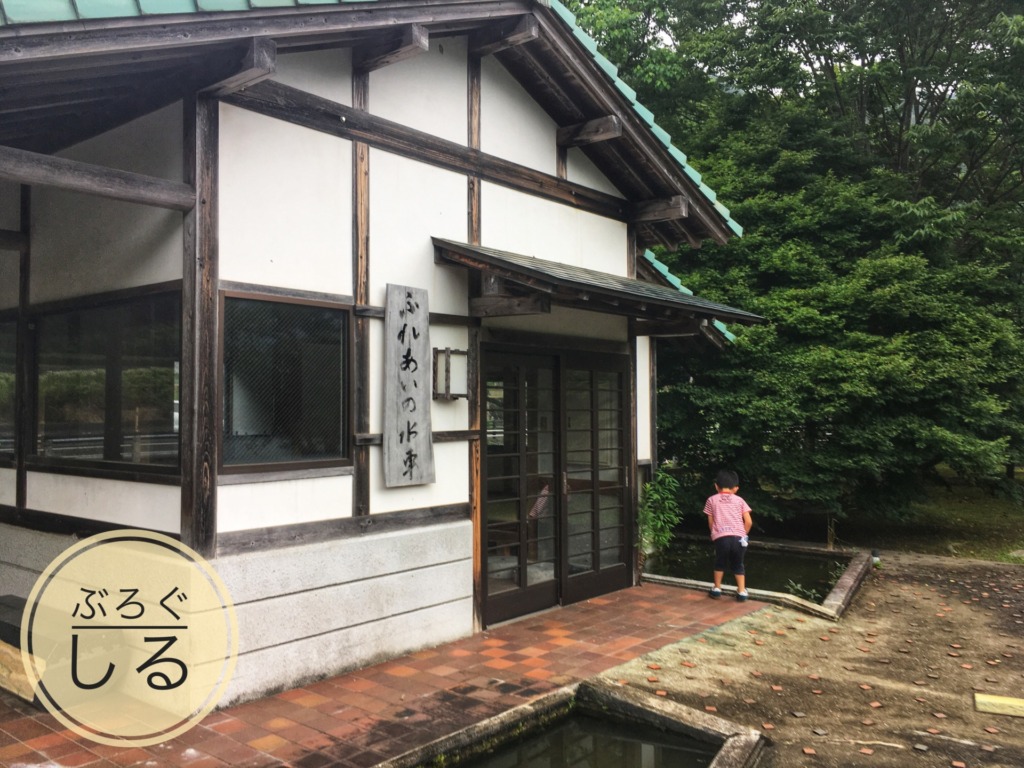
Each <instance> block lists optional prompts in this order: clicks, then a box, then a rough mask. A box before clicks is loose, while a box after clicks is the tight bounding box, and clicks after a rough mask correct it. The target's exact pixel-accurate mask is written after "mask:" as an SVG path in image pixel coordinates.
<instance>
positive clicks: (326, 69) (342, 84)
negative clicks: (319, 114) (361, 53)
mask: <svg viewBox="0 0 1024 768" xmlns="http://www.w3.org/2000/svg"><path fill="white" fill-rule="evenodd" d="M272 79H273V80H277V81H278V82H280V83H284V84H285V85H290V86H292V87H293V88H298V89H300V90H303V91H308V92H309V93H313V94H316V95H317V96H322V97H323V98H325V99H330V100H331V101H336V102H338V103H339V104H346V105H349V106H351V105H352V51H351V49H349V48H332V49H329V50H326V51H306V52H303V53H281V54H279V55H278V57H277V72H276V73H275V74H274V77H273V78H272Z"/></svg>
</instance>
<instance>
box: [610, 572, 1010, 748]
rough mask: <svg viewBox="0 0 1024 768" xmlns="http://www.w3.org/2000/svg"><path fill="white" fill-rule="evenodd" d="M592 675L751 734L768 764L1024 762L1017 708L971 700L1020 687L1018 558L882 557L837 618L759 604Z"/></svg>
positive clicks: (752, 579)
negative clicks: (981, 706)
mask: <svg viewBox="0 0 1024 768" xmlns="http://www.w3.org/2000/svg"><path fill="white" fill-rule="evenodd" d="M755 579H756V574H751V584H754V580H755ZM602 677H604V678H605V679H607V680H611V681H614V682H618V683H620V684H626V685H630V686H635V687H638V688H643V689H646V690H649V691H653V692H656V693H658V695H662V696H665V697H666V698H668V699H671V700H675V701H678V702H680V703H682V704H685V705H687V706H689V707H692V708H694V709H697V710H703V711H707V712H712V713H714V714H716V715H718V716H720V717H724V718H726V719H728V720H731V721H733V722H736V723H739V724H742V725H745V726H749V727H752V728H756V729H758V730H760V731H761V732H762V733H764V734H765V736H767V737H768V738H769V739H770V740H771V742H772V746H770V747H769V748H768V749H767V750H766V751H765V758H764V759H763V760H762V762H761V766H764V768H799V767H800V766H835V767H836V768H848V767H852V766H892V767H896V766H898V767H899V768H903V767H904V766H922V767H923V766H965V767H967V768H974V767H975V766H1000V767H1005V768H1024V717H1014V716H1010V715H997V714H988V713H985V712H979V711H977V710H976V708H975V693H986V694H992V695H997V696H1006V697H1024V566H1019V565H1004V564H1001V563H990V562H984V561H975V560H963V559H957V558H943V557H932V556H923V555H910V554H904V555H887V556H886V559H885V561H884V562H883V563H882V568H880V569H877V570H875V571H873V572H872V573H871V574H870V575H869V576H868V578H867V579H866V580H865V582H864V584H863V586H862V587H861V589H860V591H859V592H858V594H857V596H856V597H855V598H854V601H853V603H852V604H851V606H850V608H849V609H848V610H847V612H846V613H845V615H844V616H843V618H842V619H841V620H840V621H839V622H837V623H833V622H829V621H826V620H823V619H818V618H814V617H811V616H807V615H803V614H801V613H798V612H795V611H793V610H790V609H786V608H780V607H776V606H768V607H766V608H764V609H763V610H761V611H758V612H756V613H753V614H751V615H750V616H748V617H746V618H744V619H740V620H737V621H733V622H730V623H728V624H726V625H724V626H722V627H719V628H717V629H715V630H712V631H708V632H705V633H703V634H701V635H698V636H695V637H692V638H689V639H687V640H685V641H683V642H681V643H678V644H676V645H672V646H668V647H666V648H663V649H661V650H660V651H657V652H655V653H652V654H649V655H647V656H644V657H643V658H642V659H637V660H634V661H632V662H629V663H627V664H624V665H623V666H621V667H617V668H616V669H614V670H611V671H609V672H608V673H606V674H605V675H603V676H602Z"/></svg>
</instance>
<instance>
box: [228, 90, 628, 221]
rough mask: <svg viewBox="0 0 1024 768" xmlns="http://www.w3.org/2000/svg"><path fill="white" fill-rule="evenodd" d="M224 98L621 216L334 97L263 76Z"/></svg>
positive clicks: (609, 199)
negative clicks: (301, 89)
mask: <svg viewBox="0 0 1024 768" xmlns="http://www.w3.org/2000/svg"><path fill="white" fill-rule="evenodd" d="M224 101H225V102H226V103H228V104H231V105H233V106H236V107H241V108H243V109H249V110H252V111H254V112H259V113H260V114H264V115H269V116H270V117H276V118H278V119H280V120H285V121H287V122H290V123H294V124H296V125H302V126H305V127H307V128H312V129H313V130H316V131H321V132H323V133H328V134H331V135H334V136H339V137H341V138H345V139H351V140H354V141H361V142H366V144H368V145H370V146H371V147H377V148H379V149H384V150H387V151H389V152H394V153H396V154H399V155H402V156H404V157H408V158H411V159H414V160H418V161H420V162H424V163H427V164H429V165H434V166H437V167H440V168H445V169H447V170H450V171H455V172H457V173H464V174H466V175H467V176H478V177H479V178H481V179H483V180H485V181H490V182H494V183H495V184H500V185H502V186H505V187H509V188H512V189H516V190H519V191H522V192H527V193H529V194H533V195H537V196H538V197H542V198H545V199H548V200H554V201H557V202H561V203H565V204H567V205H571V206H573V207H575V208H579V209H581V210H585V211H589V212H590V213H596V214H598V215H601V216H606V217H608V218H612V219H617V220H618V221H626V220H627V212H626V206H627V203H626V202H625V201H624V200H622V198H619V197H615V196H614V195H609V194H607V193H605V192H600V191H597V190H594V189H590V188H588V187H584V186H583V185H581V184H574V183H572V182H570V181H566V180H564V179H559V178H558V177H556V176H551V175H550V174H546V173H542V172H540V171H537V170H534V169H532V168H527V167H526V166H522V165H518V164H516V163H513V162H510V161H508V160H505V159H503V158H500V157H495V156H493V155H488V154H485V153H483V152H480V151H479V150H475V149H472V148H469V147H466V146H464V145H463V144H458V143H456V142H453V141H448V140H446V139H441V138H438V137H437V136H432V135H431V134H429V133H425V132H423V131H417V130H414V129H412V128H408V127H406V126H404V125H400V124H398V123H395V122H392V121H390V120H385V119H384V118H381V117H377V116H376V115H371V114H368V113H366V112H361V111H360V110H357V109H354V108H352V107H348V106H345V105H344V104H338V103H337V102H333V101H330V100H328V99H324V98H322V97H320V96H315V95H313V94H310V93H305V92H304V91H300V90H298V89H297V88H291V87H289V86H287V85H283V84H281V83H277V82H274V81H271V80H267V81H265V82H262V83H258V84H257V85H254V86H253V87H252V88H249V89H247V90H246V91H244V92H240V93H233V94H229V95H228V96H225V97H224Z"/></svg>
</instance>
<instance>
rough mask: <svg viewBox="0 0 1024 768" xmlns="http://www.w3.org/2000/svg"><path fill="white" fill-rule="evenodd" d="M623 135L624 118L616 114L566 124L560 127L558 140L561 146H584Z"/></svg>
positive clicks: (557, 135)
mask: <svg viewBox="0 0 1024 768" xmlns="http://www.w3.org/2000/svg"><path fill="white" fill-rule="evenodd" d="M621 135H622V120H620V119H619V118H618V117H617V116H616V115H608V116H607V117H599V118H597V119H595V120H587V121H586V122H585V123H576V124H575V125H566V126H563V127H561V128H559V129H558V133H557V134H556V137H555V139H556V141H557V142H558V146H560V147H582V146H585V145H587V144H595V143H597V142H599V141H608V140H609V139H617V138H619V137H620V136H621Z"/></svg>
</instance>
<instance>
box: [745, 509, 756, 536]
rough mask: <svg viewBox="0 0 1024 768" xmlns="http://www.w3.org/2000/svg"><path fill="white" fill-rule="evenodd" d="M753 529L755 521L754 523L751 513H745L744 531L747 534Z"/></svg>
mask: <svg viewBox="0 0 1024 768" xmlns="http://www.w3.org/2000/svg"><path fill="white" fill-rule="evenodd" d="M753 527H754V521H753V519H751V517H750V513H749V512H744V513H743V529H744V530H745V531H746V532H747V533H750V529H751V528H753Z"/></svg>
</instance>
